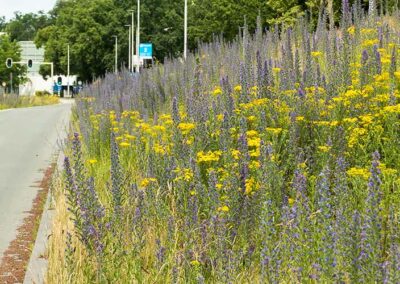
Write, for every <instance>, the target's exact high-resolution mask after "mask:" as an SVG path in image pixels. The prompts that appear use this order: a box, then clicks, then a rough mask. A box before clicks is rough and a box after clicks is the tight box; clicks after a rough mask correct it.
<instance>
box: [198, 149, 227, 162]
mask: <svg viewBox="0 0 400 284" xmlns="http://www.w3.org/2000/svg"><path fill="white" fill-rule="evenodd" d="M221 156H222V151H214V152H213V151H208V152H207V153H205V152H203V151H200V152H198V153H197V162H198V163H201V162H205V163H206V162H218V161H219V158H220V157H221Z"/></svg>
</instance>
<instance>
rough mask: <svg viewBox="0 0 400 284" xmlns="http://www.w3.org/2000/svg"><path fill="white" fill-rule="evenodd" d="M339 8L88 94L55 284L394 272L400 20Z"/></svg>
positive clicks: (67, 182)
mask: <svg viewBox="0 0 400 284" xmlns="http://www.w3.org/2000/svg"><path fill="white" fill-rule="evenodd" d="M343 3H344V4H343V11H342V12H343V19H342V21H341V27H340V28H337V29H336V28H335V29H333V30H329V29H328V28H327V25H326V13H323V14H321V16H320V19H319V23H318V26H317V28H316V30H315V31H312V29H311V27H310V25H309V24H308V23H307V21H305V20H304V19H300V20H299V21H298V22H297V24H296V25H295V26H294V27H292V28H288V29H282V28H281V27H278V26H277V27H275V28H273V29H271V30H268V31H265V32H263V31H262V30H261V28H259V29H258V30H257V32H256V33H255V34H254V35H252V36H250V35H249V34H246V35H245V36H244V37H241V38H238V39H237V40H236V41H234V42H232V43H225V42H223V41H222V40H221V39H218V38H216V39H215V41H214V42H213V43H211V44H204V45H202V46H201V47H200V48H199V50H198V52H196V53H195V54H192V55H190V56H189V58H188V59H187V61H185V62H182V61H180V60H171V61H168V62H166V63H165V64H164V65H162V66H158V67H156V68H153V69H149V70H145V72H143V73H141V75H140V76H136V77H133V78H132V77H131V76H130V75H129V74H126V73H121V74H118V75H114V74H108V75H107V76H106V77H105V78H103V79H101V80H99V81H97V82H95V83H94V84H93V85H92V86H90V87H89V88H87V89H86V91H85V93H84V94H83V96H82V98H80V99H78V100H77V107H76V109H75V111H74V131H73V132H75V134H73V135H71V137H70V147H69V150H68V151H67V158H66V159H65V176H64V179H63V184H64V191H63V194H61V195H60V196H59V206H60V208H61V209H59V210H60V212H59V219H57V220H58V221H57V222H58V225H57V226H56V228H58V229H57V230H58V231H57V232H58V237H57V239H58V240H60V241H58V242H56V243H55V245H53V246H52V249H51V251H50V260H51V261H54V262H55V263H57V265H54V266H52V267H51V268H52V269H50V271H49V280H50V282H53V283H57V282H64V281H65V280H66V279H68V280H69V281H70V282H76V283H92V282H96V283H136V282H139V283H149V282H151V283H153V282H155V283H204V282H208V283H214V282H215V283H225V282H226V283H260V282H261V283H270V282H271V283H276V282H290V283H292V282H323V283H329V282H346V283H347V282H355V283H358V282H359V283H366V282H384V283H387V282H398V281H400V280H399V278H400V273H399V268H400V267H399V263H400V247H399V245H400V243H399V241H400V240H399V235H398V234H399V233H398V232H399V209H400V204H399V202H400V199H399V193H400V192H399V182H400V179H399V169H400V167H399V166H400V164H399V161H400V159H399V158H400V157H399V155H400V151H399V149H400V148H399V142H400V138H399V137H400V136H399V133H400V132H399V130H400V129H399V114H400V104H399V87H400V85H399V83H400V72H398V71H397V70H398V61H399V60H398V50H399V44H400V37H399V29H398V24H399V20H398V14H395V15H393V16H389V15H388V16H385V17H377V16H375V15H369V16H368V15H365V14H364V12H363V11H362V10H360V9H359V8H357V7H358V6H357V5H355V6H354V7H353V8H352V9H350V7H348V4H347V2H346V1H343ZM66 204H67V205H66ZM66 207H68V213H67V212H66V211H65V208H66ZM68 219H70V220H71V221H72V224H70V226H68V227H66V225H65V224H66V223H68V222H69V221H67V220H68ZM61 226H62V228H65V229H64V230H59V228H60V227H61ZM56 261H57V262H56Z"/></svg>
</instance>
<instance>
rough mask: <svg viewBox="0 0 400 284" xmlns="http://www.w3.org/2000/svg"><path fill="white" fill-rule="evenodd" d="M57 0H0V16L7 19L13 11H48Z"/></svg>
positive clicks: (12, 14) (11, 15) (11, 16)
mask: <svg viewBox="0 0 400 284" xmlns="http://www.w3.org/2000/svg"><path fill="white" fill-rule="evenodd" d="M56 1H57V0H0V16H5V17H6V19H7V20H10V19H11V18H13V17H14V12H15V11H19V12H22V13H24V14H25V13H36V12H38V11H40V10H43V11H44V12H48V11H49V10H51V9H52V8H53V7H54V4H55V3H56Z"/></svg>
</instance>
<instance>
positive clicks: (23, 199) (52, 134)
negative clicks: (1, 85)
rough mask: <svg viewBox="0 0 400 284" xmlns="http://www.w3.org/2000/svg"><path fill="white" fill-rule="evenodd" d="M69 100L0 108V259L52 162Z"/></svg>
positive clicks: (62, 132)
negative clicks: (42, 104) (33, 105)
mask: <svg viewBox="0 0 400 284" xmlns="http://www.w3.org/2000/svg"><path fill="white" fill-rule="evenodd" d="M71 104H72V100H70V99H69V100H68V99H64V100H62V103H61V104H59V105H55V106H44V107H32V108H23V109H10V110H5V111H0V259H1V257H2V256H3V253H4V251H5V250H6V249H7V247H8V245H9V244H10V242H11V241H12V240H14V239H15V237H16V232H17V229H18V227H19V226H20V225H21V224H22V221H23V219H24V218H25V217H26V216H27V213H26V212H28V211H29V210H30V209H31V208H32V203H33V200H34V198H35V197H36V194H37V192H38V190H39V188H38V187H35V184H36V185H37V183H38V182H39V181H41V180H42V178H43V174H44V173H43V170H45V169H46V168H47V167H48V166H49V165H50V164H51V162H53V161H54V154H56V153H57V151H58V150H59V149H60V141H62V140H63V138H65V135H66V129H67V126H68V123H69V117H70V110H71Z"/></svg>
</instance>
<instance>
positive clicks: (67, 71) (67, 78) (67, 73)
mask: <svg viewBox="0 0 400 284" xmlns="http://www.w3.org/2000/svg"><path fill="white" fill-rule="evenodd" d="M67 64H68V66H67V88H68V89H67V96H68V97H69V44H68V47H67Z"/></svg>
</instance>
